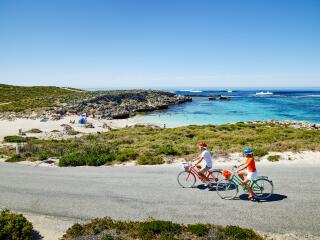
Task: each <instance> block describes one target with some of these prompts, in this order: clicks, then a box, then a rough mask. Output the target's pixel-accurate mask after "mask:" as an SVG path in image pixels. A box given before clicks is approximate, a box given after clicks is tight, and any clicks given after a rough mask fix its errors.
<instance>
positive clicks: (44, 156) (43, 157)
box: [38, 153, 48, 161]
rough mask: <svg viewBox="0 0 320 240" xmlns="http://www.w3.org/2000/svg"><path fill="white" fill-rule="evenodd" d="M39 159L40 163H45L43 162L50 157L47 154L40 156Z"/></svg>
mask: <svg viewBox="0 0 320 240" xmlns="http://www.w3.org/2000/svg"><path fill="white" fill-rule="evenodd" d="M38 159H39V160H40V161H43V160H47V159H48V156H47V154H46V153H40V155H39V156H38Z"/></svg>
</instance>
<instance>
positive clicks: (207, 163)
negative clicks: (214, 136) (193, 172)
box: [193, 142, 213, 180]
mask: <svg viewBox="0 0 320 240" xmlns="http://www.w3.org/2000/svg"><path fill="white" fill-rule="evenodd" d="M198 146H199V150H200V151H201V154H200V155H199V156H198V157H197V158H196V159H195V160H194V162H193V164H194V166H196V167H197V168H198V169H199V175H200V176H201V177H203V178H204V179H205V180H208V179H207V177H206V176H205V173H206V172H207V171H209V169H211V168H212V162H213V161H212V156H211V154H210V152H209V151H208V149H207V144H206V143H205V142H201V143H200V144H199V145H198ZM202 162H203V163H202ZM201 163H202V164H201Z"/></svg>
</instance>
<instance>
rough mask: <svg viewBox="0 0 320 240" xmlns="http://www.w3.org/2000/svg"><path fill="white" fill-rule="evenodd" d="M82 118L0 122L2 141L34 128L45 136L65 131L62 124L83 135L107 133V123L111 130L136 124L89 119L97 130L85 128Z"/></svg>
mask: <svg viewBox="0 0 320 240" xmlns="http://www.w3.org/2000/svg"><path fill="white" fill-rule="evenodd" d="M79 119H80V117H79V116H77V115H73V116H66V117H64V118H62V119H60V120H48V121H47V122H40V119H24V118H18V119H15V120H12V121H10V120H0V141H2V140H3V138H4V137H5V136H9V135H17V134H18V133H19V129H22V131H23V132H25V131H28V130H30V129H33V128H37V129H40V130H41V131H43V132H44V133H43V134H42V135H45V134H46V133H50V132H51V131H52V130H59V131H63V127H62V126H61V125H62V124H67V125H70V126H71V127H72V128H73V129H74V130H75V131H78V132H81V133H96V132H105V131H108V129H106V128H103V127H102V126H103V124H104V123H106V124H107V125H108V126H110V127H111V128H123V127H125V126H131V125H134V124H136V122H134V121H133V120H132V119H130V118H129V119H119V120H103V119H93V118H87V120H88V122H89V123H92V124H93V126H94V127H95V128H84V127H83V126H81V125H80V124H79V123H78V121H79ZM70 121H75V124H71V123H70Z"/></svg>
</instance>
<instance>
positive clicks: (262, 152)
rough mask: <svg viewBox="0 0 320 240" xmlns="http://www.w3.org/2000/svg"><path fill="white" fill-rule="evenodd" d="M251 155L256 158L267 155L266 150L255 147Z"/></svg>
mask: <svg viewBox="0 0 320 240" xmlns="http://www.w3.org/2000/svg"><path fill="white" fill-rule="evenodd" d="M253 154H254V155H255V156H257V157H263V156H265V155H267V154H268V150H266V149H264V148H259V147H257V148H254V149H253Z"/></svg>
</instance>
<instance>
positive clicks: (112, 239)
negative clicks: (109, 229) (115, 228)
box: [101, 234, 121, 240]
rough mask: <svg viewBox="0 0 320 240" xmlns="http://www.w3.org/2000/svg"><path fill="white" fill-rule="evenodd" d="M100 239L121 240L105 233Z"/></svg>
mask: <svg viewBox="0 0 320 240" xmlns="http://www.w3.org/2000/svg"><path fill="white" fill-rule="evenodd" d="M101 240H121V238H118V237H114V236H112V235H109V234H107V235H104V236H103V237H102V238H101Z"/></svg>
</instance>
